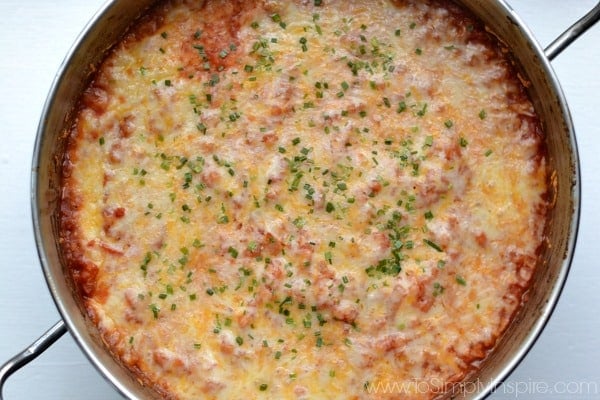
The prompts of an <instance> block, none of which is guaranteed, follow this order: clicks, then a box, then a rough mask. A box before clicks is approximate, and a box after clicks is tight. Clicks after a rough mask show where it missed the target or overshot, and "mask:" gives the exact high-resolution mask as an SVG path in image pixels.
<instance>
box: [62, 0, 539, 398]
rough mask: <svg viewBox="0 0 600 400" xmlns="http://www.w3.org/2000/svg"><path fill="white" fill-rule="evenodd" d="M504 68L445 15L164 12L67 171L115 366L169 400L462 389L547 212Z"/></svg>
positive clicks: (74, 233)
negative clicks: (120, 365) (119, 365)
mask: <svg viewBox="0 0 600 400" xmlns="http://www.w3.org/2000/svg"><path fill="white" fill-rule="evenodd" d="M504 54H505V51H504V50H503V49H502V48H501V47H500V45H499V44H498V43H496V42H495V41H494V40H493V39H492V38H491V36H490V35H488V34H487V33H485V30H484V27H483V26H481V25H480V24H479V23H478V22H477V21H475V20H473V19H471V18H470V17H469V16H468V15H467V14H466V13H464V12H463V11H461V10H460V9H458V7H456V6H455V5H453V4H452V3H445V2H429V1H388V0H379V1H367V0H354V1H342V0H323V1H322V2H317V1H314V2H313V1H299V0H297V1H275V0H264V1H256V2H244V1H226V0H207V1H204V2H180V1H171V2H165V3H162V4H160V5H158V6H157V7H156V9H155V10H153V11H152V12H151V13H150V14H149V15H148V16H146V17H145V18H144V19H142V20H141V21H140V22H139V24H138V25H137V26H136V27H134V28H133V29H132V30H131V31H130V32H129V34H128V35H127V36H126V37H125V38H124V40H123V41H122V42H121V43H120V44H118V45H117V46H116V47H115V48H114V50H113V51H112V52H111V53H110V54H109V56H108V57H107V58H106V60H105V61H104V63H103V64H102V65H101V66H100V68H99V71H98V73H97V75H96V77H95V78H94V81H93V83H92V84H91V85H90V87H89V88H88V89H87V90H86V91H85V93H84V94H83V97H82V100H81V107H80V109H79V111H78V116H77V119H76V123H75V125H74V128H73V130H72V133H71V135H70V139H69V145H68V151H67V153H66V156H65V160H64V170H65V172H64V178H63V199H62V205H61V237H62V247H63V252H64V253H65V255H66V256H67V257H66V258H67V260H68V269H69V271H70V274H71V276H72V277H73V280H74V282H75V283H76V286H77V288H78V291H79V294H80V296H81V298H82V299H83V303H84V307H85V310H86V311H87V314H88V316H89V317H90V318H91V320H92V321H93V322H94V323H95V324H96V326H97V327H98V330H99V332H100V334H101V336H102V338H103V340H104V341H105V343H106V346H107V348H108V350H109V351H110V352H111V353H112V354H114V355H115V357H116V358H118V359H119V360H120V362H121V363H123V364H124V365H125V366H126V367H128V368H129V369H131V371H133V372H134V373H135V374H136V375H137V376H138V378H139V379H140V380H141V381H142V382H143V383H144V384H146V385H149V386H152V387H153V388H154V389H156V391H157V392H158V393H159V394H160V395H161V396H163V397H165V398H173V399H201V398H207V399H242V398H244V399H246V398H248V399H258V398H264V399H267V398H286V399H309V398H310V399H317V398H323V399H349V398H352V399H375V398H377V399H380V398H381V399H384V398H385V399H396V398H398V399H400V398H402V399H408V398H410V399H429V398H432V397H435V396H436V395H437V394H439V392H440V388H441V387H443V385H446V384H449V383H452V382H458V381H460V380H461V379H463V378H464V377H465V376H466V374H467V373H469V372H470V371H471V370H472V369H473V368H474V366H475V365H476V364H477V362H478V361H480V360H482V359H483V358H484V357H485V356H486V354H487V352H488V351H489V349H491V348H492V347H493V346H494V344H495V342H496V341H497V339H498V337H499V335H501V334H502V332H503V331H504V330H505V328H506V326H507V324H508V323H509V321H510V319H511V316H512V315H513V314H514V313H515V311H516V310H517V308H518V307H519V305H520V303H521V299H522V295H523V293H524V292H525V291H526V289H527V287H528V285H529V283H530V279H531V275H532V272H533V270H534V267H535V265H536V250H537V248H538V246H539V245H540V243H541V240H542V233H543V229H544V221H545V219H544V215H545V209H546V207H547V205H546V203H545V202H544V200H543V199H544V194H545V193H546V169H545V160H544V156H543V150H542V137H541V132H540V130H539V127H538V123H537V120H536V116H535V112H534V110H533V107H532V105H531V103H530V102H529V100H528V99H527V96H526V95H525V94H524V89H523V87H522V84H521V82H520V81H519V80H518V79H517V76H516V74H515V73H514V71H513V68H512V66H511V63H510V61H509V59H507V58H506V56H505V55H504ZM423 382H425V383H426V384H425V385H423V384H420V383H423ZM386 385H388V386H386ZM389 385H392V386H389ZM393 385H396V386H393ZM386 388H387V389H386Z"/></svg>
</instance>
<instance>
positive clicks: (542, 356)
mask: <svg viewBox="0 0 600 400" xmlns="http://www.w3.org/2000/svg"><path fill="white" fill-rule="evenodd" d="M595 1H596V0H571V1H568V2H567V1H565V0H512V1H510V2H511V4H512V6H513V8H514V9H515V10H516V11H517V12H518V13H519V14H520V15H521V17H522V19H523V20H524V21H525V22H526V23H527V24H528V25H529V27H530V28H531V30H532V31H533V32H534V34H535V35H536V37H537V38H538V40H539V41H540V42H541V43H542V44H543V45H547V44H548V43H550V41H551V40H553V39H554V37H555V36H557V35H558V34H559V33H561V32H562V31H563V29H565V28H566V27H567V26H569V25H570V24H571V23H572V22H574V21H575V20H576V19H577V18H578V17H579V16H581V15H583V14H584V13H585V12H586V11H587V10H588V9H589V8H591V7H592V6H593V5H594V4H595ZM101 4H102V0H87V1H81V0H62V1H60V2H58V4H56V2H50V1H47V0H1V1H0V15H3V20H2V23H1V24H0V132H1V133H0V138H1V142H0V143H1V145H0V182H2V185H3V187H4V189H3V193H2V195H1V196H0V227H1V228H2V229H0V363H3V362H4V361H5V360H7V359H8V358H10V357H11V356H13V355H14V354H15V353H17V352H18V351H21V350H22V349H23V348H25V347H26V346H27V345H29V344H30V343H31V342H32V341H33V340H34V339H36V338H37V337H38V336H39V335H40V334H41V333H43V332H44V331H45V330H46V329H47V328H49V327H50V326H51V325H52V324H53V323H54V322H56V321H57V320H58V319H59V316H58V313H57V311H56V309H55V307H54V303H53V301H52V299H51V298H50V296H49V294H48V290H47V288H46V284H45V281H44V278H43V275H42V272H41V269H40V267H39V261H38V258H37V253H36V250H35V244H34V239H33V232H32V226H31V217H30V203H29V196H30V194H29V181H30V164H31V156H32V149H33V143H34V138H35V132H36V128H37V123H38V119H39V116H40V113H41V110H42V105H43V102H44V100H45V98H46V95H47V92H48V89H49V87H50V84H51V82H52V79H53V77H54V74H55V72H56V71H57V69H58V67H59V66H60V63H61V62H62V59H63V57H64V55H65V54H66V52H67V50H68V49H69V47H70V46H71V44H72V43H73V41H74V40H75V38H76V36H77V35H78V33H79V32H80V31H81V29H82V28H83V27H84V25H85V23H86V22H87V21H88V20H89V19H90V18H91V16H92V15H93V14H94V13H95V11H96V10H97V9H98V8H99V7H100V5H101ZM553 66H554V68H555V70H556V72H557V74H558V77H559V80H560V81H561V83H562V86H563V90H564V91H565V94H566V97H567V100H568V102H569V105H570V108H571V112H572V115H573V119H574V123H575V127H576V130H577V133H578V136H577V138H578V142H579V149H580V156H581V166H582V175H583V199H582V203H583V208H582V222H581V226H580V231H579V240H578V247H577V251H576V256H575V260H574V262H573V266H572V269H571V273H570V276H569V279H568V282H567V285H566V287H565V290H564V292H563V295H562V297H561V299H560V302H559V305H558V307H557V309H556V311H555V313H554V315H553V317H552V319H551V321H550V323H549V324H548V326H547V327H546V329H545V331H544V333H543V334H542V336H541V337H540V339H539V340H538V342H537V343H536V345H535V347H534V348H533V350H532V351H531V352H530V353H529V354H528V355H527V357H526V358H525V360H524V361H523V362H522V363H521V365H520V366H519V368H518V369H517V370H516V371H515V372H514V373H513V374H512V376H511V377H510V378H509V380H508V383H507V384H506V385H505V386H504V387H502V388H500V389H499V391H498V392H497V393H496V394H494V395H492V396H491V397H490V399H491V400H499V399H514V398H526V399H592V398H600V368H599V367H598V360H599V359H600V335H599V334H598V332H600V311H599V310H600V290H598V285H599V283H600V268H598V261H597V258H598V257H597V253H596V250H597V230H598V226H600V212H599V209H600V182H599V180H600V175H599V174H598V173H597V172H598V171H600V157H599V153H600V142H599V141H598V136H597V134H598V132H599V128H598V127H599V126H600V112H599V110H600V95H599V93H600V76H599V74H598V72H599V71H600V24H599V25H597V26H596V27H595V28H592V30H591V31H590V32H588V33H587V34H586V35H585V36H584V37H582V38H580V39H579V40H578V41H577V42H575V43H574V44H573V45H571V47H570V48H569V49H567V50H566V51H565V52H564V53H563V54H562V55H560V56H559V57H558V58H557V59H556V61H554V62H553ZM557 392H562V393H560V394H559V393H557ZM4 394H5V400H18V399H48V400H52V399H86V400H93V399H103V400H104V399H119V398H120V397H119V395H117V394H116V393H115V392H114V390H113V389H112V387H111V386H110V385H109V384H107V383H106V382H105V381H104V380H103V379H102V377H101V376H100V375H99V374H98V373H97V372H96V370H95V369H94V368H93V367H92V366H91V365H90V364H89V363H88V361H87V359H86V358H85V357H84V356H83V355H82V353H81V351H80V350H79V348H78V347H77V345H76V344H75V343H74V342H73V340H72V339H71V337H70V336H69V335H66V336H65V337H63V338H62V339H61V340H59V341H58V342H57V343H56V344H55V345H53V346H52V347H51V348H50V349H49V350H48V351H47V352H46V353H44V354H43V355H42V356H41V357H39V358H38V359H37V360H35V361H34V362H33V363H31V364H29V365H28V366H27V367H25V368H24V369H22V370H21V371H19V372H17V373H16V374H15V375H13V376H12V377H11V378H10V379H9V381H8V383H7V384H6V387H5V390H4Z"/></svg>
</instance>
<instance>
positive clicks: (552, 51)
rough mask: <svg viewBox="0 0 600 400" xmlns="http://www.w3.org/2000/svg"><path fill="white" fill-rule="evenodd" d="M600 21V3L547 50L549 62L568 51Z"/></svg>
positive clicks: (545, 51) (545, 50)
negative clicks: (569, 47) (567, 49)
mask: <svg viewBox="0 0 600 400" xmlns="http://www.w3.org/2000/svg"><path fill="white" fill-rule="evenodd" d="M598 20H600V1H599V2H598V4H596V6H595V7H594V8H592V9H591V10H590V11H589V12H588V13H587V14H585V15H584V16H583V17H581V19H579V20H578V21H577V22H575V23H574V24H573V25H571V26H570V27H569V29H567V30H566V31H564V32H563V33H562V35H560V36H559V37H557V38H556V39H555V40H554V41H553V42H552V43H550V45H549V46H548V47H546V49H544V53H546V57H548V59H549V60H553V59H554V58H555V57H556V56H557V55H559V54H560V53H561V52H562V51H563V50H564V49H566V48H567V47H568V46H569V45H570V44H571V43H573V41H574V40H575V39H577V38H578V37H579V36H581V35H582V34H583V33H584V32H585V31H587V30H588V29H589V28H591V27H592V26H593V25H594V24H595V23H596V22H598Z"/></svg>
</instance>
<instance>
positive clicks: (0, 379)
mask: <svg viewBox="0 0 600 400" xmlns="http://www.w3.org/2000/svg"><path fill="white" fill-rule="evenodd" d="M66 332H67V326H66V325H65V323H64V322H63V321H62V320H61V321H58V322H57V323H56V324H55V325H54V326H53V327H52V328H50V329H48V331H46V333H44V334H43V335H42V336H40V338H39V339H38V340H36V341H35V342H33V343H32V344H31V345H29V347H27V348H26V349H25V350H23V351H22V352H20V353H19V354H17V355H15V356H14V357H13V358H11V359H10V360H8V361H7V362H6V363H5V364H4V365H3V366H2V367H0V400H2V398H3V397H2V388H3V386H4V382H6V380H7V379H8V377H9V376H11V375H12V374H13V373H14V372H15V371H17V370H18V369H20V368H21V367H23V366H24V365H26V364H27V363H29V362H30V361H33V360H34V359H35V358H36V357H37V356H39V355H40V354H42V353H43V352H44V351H45V350H46V349H47V348H48V347H50V346H51V345H52V344H53V343H54V342H56V341H57V340H58V339H59V338H60V337H61V336H62V335H64V334H65V333H66Z"/></svg>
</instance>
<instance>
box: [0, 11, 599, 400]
mask: <svg viewBox="0 0 600 400" xmlns="http://www.w3.org/2000/svg"><path fill="white" fill-rule="evenodd" d="M153 1H154V0H139V1H136V2H131V1H128V0H112V1H109V2H108V3H106V5H105V6H104V7H103V8H102V9H101V10H100V11H99V12H98V14H97V15H96V16H95V17H94V19H93V20H92V21H91V22H90V23H89V24H88V26H87V27H86V29H85V30H84V32H83V33H82V34H81V35H80V37H79V38H78V39H77V41H76V43H75V45H74V46H73V47H72V49H71V51H70V52H69V54H68V55H67V57H66V58H65V61H64V63H63V65H62V66H61V69H60V70H59V72H58V74H57V77H56V79H55V82H54V83H53V85H52V88H51V91H50V94H49V96H48V99H47V101H46V104H45V107H44V110H43V114H42V117H41V120H40V124H39V127H38V132H37V139H36V144H35V150H34V157H33V169H32V170H33V173H32V179H31V199H32V212H33V224H34V231H35V239H36V243H37V248H38V253H39V257H40V261H41V264H42V268H43V270H44V274H45V277H46V281H47V283H48V288H49V290H50V292H51V294H52V296H53V298H54V301H55V303H56V306H57V308H58V310H59V312H60V314H61V316H62V320H61V321H60V322H58V323H57V324H56V325H55V326H53V327H52V328H51V329H50V330H48V332H46V333H45V334H44V335H43V336H41V337H40V338H39V339H38V340H37V341H36V342H34V343H33V344H32V345H31V346H30V347H28V348H27V349H26V350H24V351H23V352H21V353H19V354H18V355H16V356H15V357H14V358H12V359H11V360H9V361H8V362H7V363H6V364H4V365H3V366H2V367H1V368H0V400H1V399H2V393H1V390H2V385H3V384H4V382H5V380H6V379H7V378H8V376H10V375H11V374H12V373H13V372H14V371H16V370H17V369H19V368H20V367H22V366H23V365H24V364H26V363H27V362H29V361H31V360H32V359H34V358H35V357H37V356H38V355H39V354H41V352H43V351H44V350H45V349H46V348H47V347H49V346H50V345H51V344H52V343H54V342H55V341H56V340H57V339H58V338H59V337H61V336H62V335H63V334H64V333H65V332H67V330H68V331H69V332H70V333H71V335H72V336H73V337H74V339H75V341H76V342H77V343H78V344H79V346H80V347H81V348H82V350H83V352H84V353H85V354H86V355H87V357H88V358H89V359H90V361H91V362H92V364H94V366H95V367H96V368H97V369H98V370H99V371H100V372H101V374H102V375H103V376H104V377H105V378H106V379H107V380H108V381H109V382H111V383H112V384H113V385H114V387H115V389H116V390H117V391H119V392H120V393H121V394H123V395H124V396H125V397H127V398H131V399H138V398H155V397H156V395H155V394H153V393H152V392H150V391H148V390H147V389H145V388H143V387H142V386H141V385H140V384H139V383H138V382H137V381H136V380H135V379H134V378H133V377H132V376H131V375H130V374H129V373H128V372H127V371H126V370H125V369H124V368H123V367H122V366H120V365H119V364H118V363H117V362H116V361H115V360H114V359H113V358H112V357H111V356H110V354H108V352H107V351H106V350H105V348H104V346H103V345H102V342H101V340H100V339H99V337H98V335H97V333H96V332H95V330H94V328H93V327H92V326H91V325H90V324H89V322H88V321H87V320H86V318H85V317H84V315H83V313H82V312H81V310H80V309H79V306H78V302H77V300H76V299H75V298H74V296H73V291H72V290H71V286H70V283H69V280H68V279H67V277H66V275H65V274H64V270H63V264H62V262H61V254H60V250H59V246H58V244H57V238H58V235H57V220H56V218H57V212H56V211H57V201H58V196H59V192H58V183H59V176H60V162H59V160H60V158H61V154H62V151H63V147H64V132H65V130H66V128H67V127H68V126H70V123H71V117H72V115H71V112H72V110H73V107H74V106H75V104H76V102H77V100H78V97H79V94H80V93H81V91H82V90H83V88H84V87H85V86H86V84H87V83H88V82H89V79H90V76H91V74H92V72H93V69H94V66H95V65H97V64H98V63H99V62H100V61H101V60H102V58H103V56H104V52H105V51H106V50H107V49H108V48H110V46H111V45H112V44H113V43H115V42H116V41H117V40H118V39H119V38H120V36H121V35H122V34H123V32H124V31H125V29H127V27H128V26H129V25H130V24H131V23H132V22H133V21H134V20H135V19H136V18H137V17H139V16H140V15H141V14H142V13H143V12H144V10H145V9H147V8H148V7H149V6H150V5H151V4H152V3H153ZM461 3H462V4H463V5H464V6H465V7H466V8H468V9H470V10H471V11H472V12H473V14H475V15H476V16H478V17H479V18H480V19H481V20H482V21H483V22H484V23H485V24H486V26H487V27H489V29H490V30H491V31H492V32H494V33H495V34H496V35H497V36H498V38H499V39H500V40H501V41H502V42H504V43H505V44H507V45H508V47H509V48H510V49H511V50H512V53H513V55H514V58H515V59H516V60H517V62H518V64H519V66H518V68H519V69H520V72H521V73H522V74H524V76H526V77H527V79H528V80H529V81H530V82H531V86H530V87H529V94H530V96H531V98H532V100H533V102H534V106H535V108H536V110H537V112H538V115H539V117H540V120H541V122H542V124H543V128H544V131H545V133H546V144H547V148H548V161H549V166H550V169H551V171H552V176H551V179H552V184H553V193H552V196H553V202H554V208H553V209H552V211H551V213H550V214H551V215H550V221H549V224H548V229H547V232H546V234H547V244H546V246H544V249H543V252H542V256H541V258H540V260H541V261H540V264H539V265H538V268H537V269H536V273H535V276H534V283H533V286H532V288H531V290H530V291H529V300H528V301H527V302H526V303H525V304H524V306H523V307H522V308H521V309H520V311H519V312H518V314H517V315H516V317H515V318H514V320H513V321H512V323H511V325H510V326H509V328H508V329H507V331H506V334H505V335H504V336H503V337H502V339H501V340H500V342H499V343H498V344H497V346H496V348H495V349H494V351H493V352H492V354H491V355H490V356H489V357H488V358H487V359H486V360H485V361H484V362H483V363H482V365H481V368H480V369H479V370H478V371H477V373H476V375H473V376H472V377H471V378H470V380H468V381H467V382H466V383H465V386H463V387H462V389H465V390H464V392H462V393H459V392H458V391H460V389H461V387H454V389H455V391H454V393H449V394H450V395H452V394H455V395H456V394H460V395H461V397H462V396H463V395H464V398H472V399H482V398H484V397H486V396H487V395H488V394H489V393H490V392H491V391H492V390H493V389H494V387H496V386H497V385H499V384H501V383H502V381H503V380H504V379H506V378H507V376H508V375H509V374H510V372H511V371H512V370H513V369H514V368H515V367H516V366H517V364H518V363H519V362H520V361H521V360H522V359H523V357H524V356H525V354H526V353H527V351H528V350H529V349H530V348H531V346H533V344H534V342H535V340H536V338H537V337H538V336H539V334H540V333H541V331H542V329H543V328H544V326H545V324H546V322H547V321H548V319H549V317H550V315H551V313H552V311H553V309H554V307H555V305H556V303H557V301H558V297H559V295H560V292H561V290H562V287H563V285H564V282H565V279H566V276H567V273H568V270H569V266H570V263H571V259H572V256H573V251H574V247H575V242H576V237H577V228H578V223H579V202H580V173H579V160H578V153H577V145H576V140H575V132H574V129H573V124H572V121H571V116H570V113H569V109H568V107H567V103H566V100H565V98H564V96H563V93H562V90H561V88H560V85H559V83H558V81H557V78H556V76H555V74H554V71H553V70H552V67H551V65H550V61H551V60H552V59H553V58H554V57H556V56H557V55H558V54H560V52H561V51H562V50H563V49H564V48H566V47H567V46H568V45H569V44H570V43H571V42H572V41H573V40H575V39H576V38H577V37H578V36H579V35H581V34H582V33H583V32H585V31H586V30H587V29H588V28H590V27H591V26H592V25H593V24H594V23H595V22H597V21H598V20H599V19H600V3H599V4H597V5H596V6H595V7H594V8H593V9H592V10H591V11H590V12H589V13H588V14H587V15H586V16H584V17H583V18H582V19H580V20H579V21H577V22H576V23H575V24H574V25H573V26H571V27H570V28H569V29H568V30H567V31H566V32H565V33H563V34H562V35H561V36H560V37H559V38H558V39H556V40H555V41H554V42H553V43H552V44H551V45H550V46H548V47H547V48H546V49H543V48H542V47H541V46H540V45H539V44H538V43H537V42H536V41H535V39H534V38H533V35H532V34H531V32H529V30H528V29H527V28H526V27H525V25H524V24H523V23H522V21H521V20H520V18H519V17H518V16H517V15H516V13H515V12H514V11H513V10H512V9H511V8H510V6H509V5H508V4H507V3H506V2H505V1H504V0H462V1H461ZM467 388H471V389H473V388H475V389H476V390H468V393H467V390H466V389H467Z"/></svg>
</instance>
